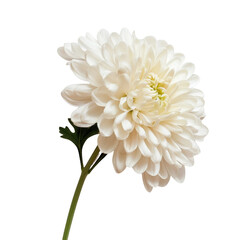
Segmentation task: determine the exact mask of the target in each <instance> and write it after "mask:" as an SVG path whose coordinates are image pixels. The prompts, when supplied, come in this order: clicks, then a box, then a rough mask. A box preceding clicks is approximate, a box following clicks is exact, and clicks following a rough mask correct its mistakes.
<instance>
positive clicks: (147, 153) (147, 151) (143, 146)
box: [138, 138, 152, 157]
mask: <svg viewBox="0 0 240 240" xmlns="http://www.w3.org/2000/svg"><path fill="white" fill-rule="evenodd" d="M138 148H139V150H140V152H141V153H142V155H143V156H145V157H151V155H152V154H151V151H150V149H149V148H148V146H147V144H146V142H145V141H144V139H143V138H141V139H139V143H138Z"/></svg>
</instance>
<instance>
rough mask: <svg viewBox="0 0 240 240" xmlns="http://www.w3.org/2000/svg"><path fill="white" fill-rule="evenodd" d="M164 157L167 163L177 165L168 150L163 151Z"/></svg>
mask: <svg viewBox="0 0 240 240" xmlns="http://www.w3.org/2000/svg"><path fill="white" fill-rule="evenodd" d="M163 157H164V159H165V161H166V162H167V163H169V164H175V161H173V159H172V157H171V155H170V153H169V151H168V150H167V149H163Z"/></svg>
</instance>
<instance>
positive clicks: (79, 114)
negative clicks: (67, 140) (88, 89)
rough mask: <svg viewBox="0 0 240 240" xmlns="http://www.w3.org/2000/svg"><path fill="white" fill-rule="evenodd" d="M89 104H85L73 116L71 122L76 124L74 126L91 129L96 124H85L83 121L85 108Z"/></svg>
mask: <svg viewBox="0 0 240 240" xmlns="http://www.w3.org/2000/svg"><path fill="white" fill-rule="evenodd" d="M88 105H89V104H85V105H82V106H80V107H79V108H77V109H76V110H75V111H74V112H73V113H72V115H71V120H72V122H73V123H74V125H76V126H78V127H90V126H92V125H93V124H94V122H93V123H92V122H84V121H83V120H82V116H83V114H84V111H85V108H87V107H88Z"/></svg>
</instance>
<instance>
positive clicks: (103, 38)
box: [97, 29, 109, 45]
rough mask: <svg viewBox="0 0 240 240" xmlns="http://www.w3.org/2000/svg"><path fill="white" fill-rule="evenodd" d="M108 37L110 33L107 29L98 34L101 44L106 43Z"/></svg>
mask: <svg viewBox="0 0 240 240" xmlns="http://www.w3.org/2000/svg"><path fill="white" fill-rule="evenodd" d="M108 38H109V33H108V31H106V30H105V29H102V30H101V31H99V32H98V34H97V40H98V42H99V44H100V45H103V44H104V43H106V42H107V41H108Z"/></svg>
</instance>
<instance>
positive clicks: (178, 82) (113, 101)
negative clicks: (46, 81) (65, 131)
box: [58, 29, 208, 191]
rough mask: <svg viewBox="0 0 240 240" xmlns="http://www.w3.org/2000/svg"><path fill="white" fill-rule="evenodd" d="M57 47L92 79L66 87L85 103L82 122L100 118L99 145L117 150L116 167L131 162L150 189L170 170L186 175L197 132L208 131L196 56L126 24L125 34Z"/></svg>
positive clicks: (103, 34) (70, 96) (77, 119)
mask: <svg viewBox="0 0 240 240" xmlns="http://www.w3.org/2000/svg"><path fill="white" fill-rule="evenodd" d="M58 52H59V54H60V55H61V56H62V57H63V58H64V59H66V60H68V61H69V62H68V63H69V65H70V67H71V69H72V71H73V72H74V73H75V74H76V75H77V77H79V78H80V79H82V80H84V81H86V82H85V83H84V84H74V85H70V86H68V87H66V88H65V89H64V90H63V92H62V96H63V97H64V99H65V100H67V101H68V102H69V103H70V104H72V105H75V106H77V107H78V108H77V109H76V110H75V111H74V112H73V113H72V116H71V119H72V121H73V123H74V124H75V125H76V126H79V127H89V126H91V125H93V124H95V123H97V124H98V128H99V137H98V146H99V148H100V150H101V151H102V152H104V153H110V152H114V154H113V165H114V168H115V170H116V171H117V172H118V173H120V172H122V171H123V170H124V169H125V168H126V167H132V168H133V169H134V170H135V171H136V172H137V173H140V174H142V178H143V182H144V186H145V188H146V189H147V190H148V191H151V190H152V188H153V187H156V186H165V185H166V184H167V183H168V181H169V179H170V177H171V176H172V177H173V178H174V179H175V180H176V181H178V182H182V181H183V180H184V176H185V166H191V165H193V161H194V159H193V157H194V155H196V154H198V153H199V147H198V145H197V143H196V140H202V139H203V137H204V136H205V135H206V134H207V132H208V130H207V128H206V127H205V126H204V125H203V124H202V121H201V119H202V118H203V117H204V110H203V106H204V100H203V94H202V92H201V91H200V90H198V89H196V88H193V87H192V86H193V85H194V83H195V82H196V81H197V80H198V76H196V75H194V74H193V71H194V66H193V64H191V63H185V64H183V61H184V56H183V55H182V54H178V53H174V50H173V47H172V46H171V45H168V44H167V43H166V42H165V41H159V40H156V39H155V38H154V37H146V38H144V39H138V38H136V36H135V34H134V33H133V34H130V33H129V32H128V30H126V29H123V30H122V31H121V33H120V35H119V34H117V33H112V34H109V33H108V32H107V31H105V30H102V31H100V32H99V33H98V35H97V39H95V38H94V37H92V36H91V35H89V34H87V35H86V37H80V38H79V41H78V43H71V44H65V45H64V47H61V48H59V49H58Z"/></svg>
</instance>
